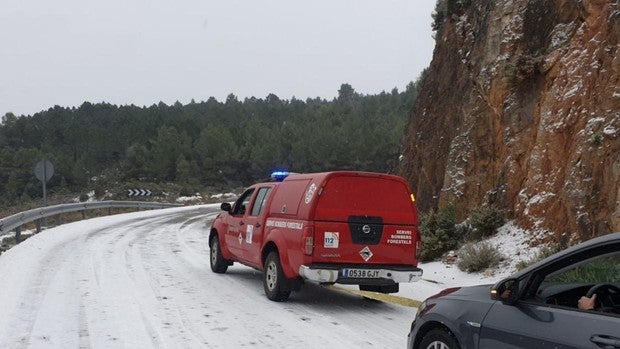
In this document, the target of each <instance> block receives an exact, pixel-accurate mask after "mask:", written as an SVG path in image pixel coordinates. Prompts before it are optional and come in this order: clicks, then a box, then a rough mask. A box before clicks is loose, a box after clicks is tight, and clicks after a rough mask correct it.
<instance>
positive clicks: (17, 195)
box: [0, 81, 420, 209]
mask: <svg viewBox="0 0 620 349" xmlns="http://www.w3.org/2000/svg"><path fill="white" fill-rule="evenodd" d="M419 85H420V83H419V81H418V82H415V83H414V82H412V83H410V84H409V85H408V86H407V88H406V89H405V90H404V91H398V89H396V88H394V89H393V90H392V91H390V92H381V93H379V94H376V95H362V94H360V93H357V92H356V91H355V90H354V89H353V87H352V86H351V85H349V84H342V85H341V86H340V89H339V90H338V97H337V98H334V99H333V100H331V101H329V100H324V99H320V98H315V99H311V98H308V99H306V100H299V99H296V98H294V97H293V98H291V99H290V100H285V99H280V98H279V97H278V96H276V95H274V94H269V95H268V96H267V97H266V98H254V97H252V98H246V99H244V100H239V99H238V98H237V97H236V96H235V95H233V94H230V95H229V96H228V98H226V101H224V102H220V101H217V100H216V99H215V98H209V99H208V100H207V101H202V102H194V101H192V102H191V103H189V104H187V105H182V104H180V103H178V102H177V103H175V104H173V105H166V104H164V103H159V104H156V105H152V106H148V107H147V106H145V107H138V106H135V105H129V106H116V105H111V104H108V103H98V104H92V103H89V102H85V103H84V104H82V105H81V106H79V107H77V108H75V107H72V108H65V107H60V106H55V107H53V108H50V109H48V110H46V111H42V112H39V113H36V114H34V115H22V116H17V115H14V114H12V113H6V114H5V115H4V116H2V118H1V123H0V188H2V190H1V191H0V209H1V208H2V207H5V208H6V207H12V206H16V205H20V204H28V203H30V202H31V201H32V200H40V198H41V197H42V189H41V183H40V182H39V181H38V180H37V179H36V178H35V176H34V173H33V172H34V167H35V165H36V164H37V162H38V161H40V160H42V159H47V160H49V161H51V162H52V164H53V165H54V176H53V177H52V178H51V180H50V181H49V182H48V184H47V190H48V194H49V195H64V194H69V195H75V196H77V195H79V194H83V193H87V192H90V191H97V192H108V193H110V194H111V195H118V196H120V197H123V198H125V199H126V198H127V192H126V190H127V189H129V188H135V189H149V190H151V191H152V192H153V195H154V196H161V197H164V196H168V195H170V196H187V195H193V194H194V193H196V192H202V191H218V190H220V192H221V190H224V189H225V188H236V187H242V186H245V185H248V184H251V183H254V182H256V181H260V180H264V179H266V178H268V176H269V174H270V173H271V172H272V171H273V170H275V169H284V170H290V171H293V172H317V171H329V170H342V169H346V170H364V171H376V172H393V169H394V168H395V167H396V164H397V162H398V156H399V154H400V140H401V138H402V136H403V134H404V132H405V125H406V123H407V121H408V118H409V111H410V109H411V107H412V106H413V103H414V101H415V99H416V97H417V93H418V88H419V87H418V86H419Z"/></svg>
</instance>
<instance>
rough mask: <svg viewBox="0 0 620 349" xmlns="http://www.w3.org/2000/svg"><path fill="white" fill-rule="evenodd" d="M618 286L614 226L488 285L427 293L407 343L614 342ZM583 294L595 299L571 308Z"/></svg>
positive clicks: (619, 250)
mask: <svg viewBox="0 0 620 349" xmlns="http://www.w3.org/2000/svg"><path fill="white" fill-rule="evenodd" d="M619 287H620V233H615V234H609V235H605V236H602V237H598V238H595V239H592V240H589V241H587V242H584V243H582V244H579V245H576V246H573V247H570V248H568V249H566V250H564V251H562V252H559V253H556V254H555V255H552V256H550V257H548V258H546V259H544V260H542V261H540V262H538V263H536V264H534V265H532V266H530V267H528V268H526V269H524V270H522V271H520V272H518V273H516V274H514V275H513V276H511V277H509V278H507V279H504V280H502V281H500V282H498V283H497V284H495V285H482V286H473V287H460V288H449V289H446V290H443V291H442V292H440V293H439V294H436V295H434V296H432V297H430V298H428V299H427V300H425V301H424V302H423V303H422V304H421V305H420V307H419V309H418V312H417V314H416V318H415V320H414V321H413V323H412V324H411V331H410V332H409V336H408V341H407V347H408V348H414V349H417V348H424V349H455V348H620V288H619ZM594 294H596V296H594V297H592V296H593V295H594ZM584 296H586V297H590V299H595V302H594V308H593V309H589V310H583V309H580V308H579V307H578V302H580V299H582V297H584ZM584 300H585V301H587V300H588V299H585V298H584V299H582V301H584ZM583 304H585V303H582V305H581V307H582V308H584V306H583Z"/></svg>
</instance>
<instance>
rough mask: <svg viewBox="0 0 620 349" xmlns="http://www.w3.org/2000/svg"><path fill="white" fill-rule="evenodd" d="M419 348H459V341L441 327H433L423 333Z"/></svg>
mask: <svg viewBox="0 0 620 349" xmlns="http://www.w3.org/2000/svg"><path fill="white" fill-rule="evenodd" d="M418 348H420V349H459V343H458V342H457V340H456V338H454V336H453V335H452V333H450V332H448V331H446V330H444V329H443V328H435V329H432V330H430V331H428V333H426V334H425V335H424V337H423V338H422V341H421V342H420V346H419V347H418Z"/></svg>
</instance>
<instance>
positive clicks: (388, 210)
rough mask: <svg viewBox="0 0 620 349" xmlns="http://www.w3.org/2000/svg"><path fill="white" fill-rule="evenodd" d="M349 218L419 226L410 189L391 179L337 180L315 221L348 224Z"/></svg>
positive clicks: (328, 189) (322, 200)
mask: <svg viewBox="0 0 620 349" xmlns="http://www.w3.org/2000/svg"><path fill="white" fill-rule="evenodd" d="M350 216H373V217H381V218H382V219H383V223H384V224H385V223H387V224H390V223H392V224H414V225H415V224H417V213H416V212H415V209H414V206H413V204H412V202H411V196H410V193H409V190H408V188H407V186H406V185H405V184H404V183H402V182H399V181H396V180H391V179H389V178H378V177H365V176H359V177H358V176H351V177H348V176H346V177H345V176H341V177H334V178H332V179H331V180H329V181H328V182H327V184H326V185H325V187H324V188H323V191H322V192H321V195H320V196H319V202H318V203H317V207H316V211H315V219H317V220H333V221H346V220H347V219H348V217H350Z"/></svg>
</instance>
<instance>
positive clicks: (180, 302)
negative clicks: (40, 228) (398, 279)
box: [0, 205, 415, 348]
mask: <svg viewBox="0 0 620 349" xmlns="http://www.w3.org/2000/svg"><path fill="white" fill-rule="evenodd" d="M217 211H219V209H217V208H216V206H215V205H206V206H194V207H185V208H180V209H179V208H175V209H166V210H157V211H147V212H136V213H130V214H122V215H116V216H108V217H102V218H96V219H90V220H86V221H81V222H75V223H71V224H66V225H63V226H60V227H56V228H52V229H49V230H46V231H44V232H43V233H41V234H38V235H36V236H34V237H32V238H30V239H28V240H26V241H25V242H23V243H22V244H20V245H18V246H16V247H14V248H12V249H11V250H9V251H8V252H6V253H5V254H3V255H1V256H0V276H1V279H0V280H1V281H0V282H1V283H0V348H49V347H58V348H91V347H94V348H119V347H123V348H152V347H155V348H242V347H256V348H284V347H287V348H294V347H297V348H316V347H323V348H343V347H346V348H399V347H400V348H404V347H405V343H406V335H407V332H408V330H409V326H410V324H411V320H412V319H413V316H414V314H415V310H414V309H413V308H409V307H404V306H399V305H393V304H387V303H382V302H375V301H369V300H365V299H363V298H362V297H360V296H357V295H353V294H350V293H347V292H344V291H339V290H336V289H333V288H325V287H320V286H316V285H312V284H307V285H305V286H304V287H303V288H302V291H301V292H297V293H293V294H292V296H291V298H290V300H289V301H288V302H286V303H275V302H271V301H269V300H267V299H266V298H265V296H264V293H263V289H262V279H261V274H260V273H259V272H258V271H255V270H253V269H250V268H248V267H245V266H242V265H238V264H235V265H234V266H233V267H230V268H229V269H228V272H227V273H226V274H224V275H218V274H214V273H212V272H211V270H210V269H209V253H208V252H209V250H208V244H207V231H208V227H209V226H210V224H211V222H212V220H213V217H214V215H215V213H216V212H217Z"/></svg>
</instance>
